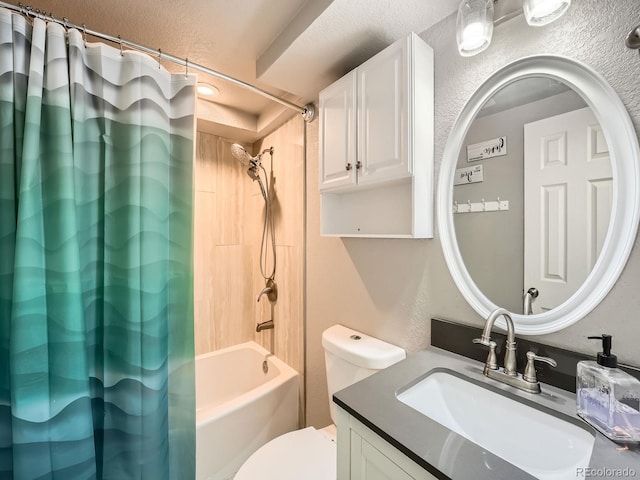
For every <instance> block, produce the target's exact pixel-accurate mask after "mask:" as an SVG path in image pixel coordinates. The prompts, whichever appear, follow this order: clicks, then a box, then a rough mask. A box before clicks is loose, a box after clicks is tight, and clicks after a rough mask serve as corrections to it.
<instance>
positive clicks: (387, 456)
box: [337, 407, 436, 480]
mask: <svg viewBox="0 0 640 480" xmlns="http://www.w3.org/2000/svg"><path fill="white" fill-rule="evenodd" d="M337 413H338V415H337V426H338V440H337V442H338V480H434V479H435V478H436V477H434V476H433V475H431V474H430V473H429V472H427V471H426V470H425V469H423V468H422V467H421V466H420V465H418V464H417V463H415V462H414V461H413V460H411V459H409V458H408V457H407V456H405V455H404V454H403V453H402V452H400V451H399V450H397V449H396V448H394V447H393V446H392V445H390V444H389V443H387V442H386V441H385V440H383V439H382V438H380V437H379V436H378V435H376V434H375V433H374V432H373V431H372V430H370V429H369V428H367V427H366V426H365V425H363V424H362V423H360V422H359V421H358V420H356V419H355V418H353V417H352V416H351V415H349V414H348V413H347V412H345V411H344V410H342V409H341V408H339V407H338V409H337Z"/></svg>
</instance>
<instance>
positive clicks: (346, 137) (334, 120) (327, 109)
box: [319, 72, 356, 191]
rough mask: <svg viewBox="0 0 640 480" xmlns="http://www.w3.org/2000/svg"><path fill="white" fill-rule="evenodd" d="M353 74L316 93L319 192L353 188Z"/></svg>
mask: <svg viewBox="0 0 640 480" xmlns="http://www.w3.org/2000/svg"><path fill="white" fill-rule="evenodd" d="M355 108H356V96H355V73H354V72H351V73H350V74H347V75H346V76H344V77H343V78H341V79H340V80H338V81H337V82H335V83H333V84H332V85H330V86H329V87H327V88H326V89H325V90H323V91H322V92H320V102H319V112H320V114H319V116H320V145H319V155H320V162H319V163H320V191H326V190H336V189H344V188H345V187H346V188H348V187H352V186H355V184H356V169H355V159H356V139H355V135H356V131H355V128H356V125H355V122H356V118H355Z"/></svg>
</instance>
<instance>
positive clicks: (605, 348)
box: [576, 333, 640, 443]
mask: <svg viewBox="0 0 640 480" xmlns="http://www.w3.org/2000/svg"><path fill="white" fill-rule="evenodd" d="M588 338H590V339H594V340H595V339H597V340H602V351H601V352H598V355H597V360H596V361H595V362H594V361H592V360H588V361H583V362H579V363H578V369H577V372H576V409H577V411H578V415H580V417H582V418H583V419H584V420H585V421H587V422H588V423H589V424H591V425H593V426H594V427H595V428H597V429H598V430H599V431H600V432H601V433H602V434H604V435H605V436H607V437H608V438H610V439H611V440H613V441H615V442H619V443H640V381H639V380H637V379H636V378H635V377H632V376H631V375H629V374H628V373H625V372H623V371H622V370H620V369H618V368H617V367H618V359H617V357H616V356H615V355H614V354H612V353H611V343H612V337H611V335H607V334H606V333H605V334H602V335H600V336H597V337H595V336H594V337H588Z"/></svg>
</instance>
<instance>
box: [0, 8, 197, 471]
mask: <svg viewBox="0 0 640 480" xmlns="http://www.w3.org/2000/svg"><path fill="white" fill-rule="evenodd" d="M31 20H32V22H30V21H26V20H25V19H24V18H23V17H21V16H19V15H15V14H11V13H10V12H8V11H7V10H1V9H0V478H1V479H11V478H13V479H19V480H26V479H64V480H69V479H85V478H87V479H88V478H98V479H101V478H104V479H107V478H109V479H118V480H122V479H130V478H131V479H153V480H159V479H169V478H171V479H180V480H183V479H187V480H188V479H193V478H194V476H195V475H194V468H195V467H194V464H195V463H194V455H195V453H194V452H195V448H194V444H195V431H194V429H195V395H194V364H193V301H192V289H193V275H192V258H191V256H192V246H191V245H192V158H193V131H194V103H195V95H194V79H193V78H192V77H189V78H187V77H186V76H185V75H184V74H181V75H171V74H169V73H168V72H167V71H166V70H164V69H161V68H160V67H159V65H158V63H157V61H156V60H154V59H152V58H151V57H147V56H145V55H141V54H138V53H134V52H125V53H124V54H121V52H120V50H119V49H116V48H112V47H108V46H106V45H101V44H89V45H85V39H84V38H83V36H82V34H81V33H80V32H78V31H75V30H70V31H69V32H67V31H65V29H64V28H63V27H62V26H60V25H56V24H45V22H43V21H41V20H38V19H31ZM31 23H32V24H31Z"/></svg>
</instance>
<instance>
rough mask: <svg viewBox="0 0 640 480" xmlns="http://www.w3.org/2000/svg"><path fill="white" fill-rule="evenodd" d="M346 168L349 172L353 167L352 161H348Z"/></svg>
mask: <svg viewBox="0 0 640 480" xmlns="http://www.w3.org/2000/svg"><path fill="white" fill-rule="evenodd" d="M345 168H346V169H347V172H349V171H350V170H351V169H352V168H353V167H352V166H351V164H350V163H347V165H346V167H345Z"/></svg>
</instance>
